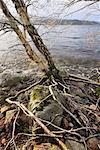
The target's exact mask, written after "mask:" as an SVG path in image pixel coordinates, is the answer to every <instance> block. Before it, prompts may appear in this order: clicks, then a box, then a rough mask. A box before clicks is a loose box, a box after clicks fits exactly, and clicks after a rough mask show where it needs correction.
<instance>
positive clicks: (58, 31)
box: [0, 25, 100, 60]
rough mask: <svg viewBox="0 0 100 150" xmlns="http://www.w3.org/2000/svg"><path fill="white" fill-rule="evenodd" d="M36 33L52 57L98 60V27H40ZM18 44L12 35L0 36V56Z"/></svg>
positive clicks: (99, 52) (99, 43)
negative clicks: (39, 35)
mask: <svg viewBox="0 0 100 150" xmlns="http://www.w3.org/2000/svg"><path fill="white" fill-rule="evenodd" d="M38 31H39V33H40V34H41V36H42V38H43V39H44V42H45V44H46V45H47V46H48V48H49V50H50V51H51V53H52V54H53V55H56V56H64V57H68V56H69V57H70V56H71V57H73V56H74V57H75V58H81V57H82V58H90V59H97V60H100V26H99V25H86V26H84V25H72V26H69V25H68V26H67V25H58V26H55V27H50V26H48V27H47V26H46V27H43V26H40V27H38ZM18 43H19V42H18V39H17V37H16V36H15V34H14V33H7V34H6V35H3V36H0V56H1V55H2V54H3V53H5V50H6V51H8V49H9V50H12V48H11V46H13V45H15V44H18ZM14 49H15V47H14ZM16 49H17V51H18V50H19V49H22V48H20V45H19V46H18V45H17V47H16Z"/></svg>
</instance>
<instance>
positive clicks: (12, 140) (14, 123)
mask: <svg viewBox="0 0 100 150" xmlns="http://www.w3.org/2000/svg"><path fill="white" fill-rule="evenodd" d="M19 112H20V109H19V108H18V112H17V114H16V117H15V120H14V122H13V131H12V138H11V140H10V141H9V142H8V143H7V145H6V147H5V149H4V150H6V149H7V148H8V146H9V144H10V143H12V142H13V144H14V147H15V150H17V146H16V143H15V140H14V133H15V126H16V121H17V118H18V115H19Z"/></svg>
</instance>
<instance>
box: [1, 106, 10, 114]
mask: <svg viewBox="0 0 100 150" xmlns="http://www.w3.org/2000/svg"><path fill="white" fill-rule="evenodd" d="M9 108H10V106H4V107H2V108H1V113H4V112H5V111H7V110H8V109H9Z"/></svg>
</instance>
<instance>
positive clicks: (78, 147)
mask: <svg viewBox="0 0 100 150" xmlns="http://www.w3.org/2000/svg"><path fill="white" fill-rule="evenodd" d="M66 145H67V146H69V150H85V147H84V145H83V144H81V143H79V142H76V141H72V140H68V141H66Z"/></svg>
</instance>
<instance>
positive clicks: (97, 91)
mask: <svg viewBox="0 0 100 150" xmlns="http://www.w3.org/2000/svg"><path fill="white" fill-rule="evenodd" d="M96 94H97V95H98V96H100V87H97V88H96Z"/></svg>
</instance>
